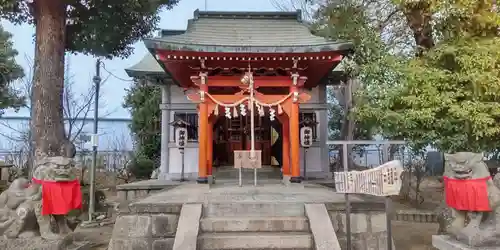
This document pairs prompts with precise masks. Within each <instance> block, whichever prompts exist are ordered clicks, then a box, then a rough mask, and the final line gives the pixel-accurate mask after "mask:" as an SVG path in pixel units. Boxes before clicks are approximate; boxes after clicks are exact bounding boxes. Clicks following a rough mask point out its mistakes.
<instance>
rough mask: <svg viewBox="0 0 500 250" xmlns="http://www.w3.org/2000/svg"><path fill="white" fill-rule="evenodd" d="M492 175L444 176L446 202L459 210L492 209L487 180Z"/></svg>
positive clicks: (478, 210) (477, 210)
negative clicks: (475, 177)
mask: <svg viewBox="0 0 500 250" xmlns="http://www.w3.org/2000/svg"><path fill="white" fill-rule="evenodd" d="M489 179H491V176H488V177H485V178H478V179H464V180H461V179H453V178H450V177H446V176H444V177H443V180H444V193H445V200H446V204H447V205H448V206H449V207H452V208H454V209H457V210H467V211H476V212H480V211H481V212H483V211H491V208H490V203H489V201H488V187H487V181H488V180H489Z"/></svg>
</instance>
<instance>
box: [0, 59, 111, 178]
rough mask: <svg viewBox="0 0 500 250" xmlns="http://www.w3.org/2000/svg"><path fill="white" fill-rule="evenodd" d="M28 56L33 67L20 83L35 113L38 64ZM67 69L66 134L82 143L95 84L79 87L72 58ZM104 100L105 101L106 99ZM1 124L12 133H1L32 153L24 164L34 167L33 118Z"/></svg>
mask: <svg viewBox="0 0 500 250" xmlns="http://www.w3.org/2000/svg"><path fill="white" fill-rule="evenodd" d="M25 60H26V62H27V64H28V69H29V70H28V71H27V72H26V76H25V77H24V78H23V79H21V80H20V82H19V84H18V86H20V87H19V91H21V92H23V93H24V96H26V97H27V99H28V100H27V102H26V105H25V108H26V109H27V110H29V112H30V117H31V112H32V98H31V97H32V86H33V72H34V68H33V66H34V64H33V59H32V58H30V57H29V56H27V55H25ZM65 70H66V72H67V73H66V74H65V79H64V92H63V114H64V123H65V124H64V125H65V129H66V133H65V135H66V139H68V140H69V141H71V142H72V143H74V144H76V145H77V146H78V145H81V144H80V143H76V142H77V140H78V139H79V138H80V135H81V134H82V131H83V129H84V127H85V125H86V124H87V123H88V121H91V120H92V119H88V116H89V114H91V113H92V112H93V111H94V105H93V104H94V101H95V94H96V91H95V85H94V84H92V83H90V86H89V87H88V88H87V89H85V90H84V91H82V92H80V91H76V90H75V85H76V81H75V80H74V75H72V74H70V73H69V72H70V71H71V64H70V60H69V59H68V60H66V65H65ZM110 76H111V75H108V76H107V77H106V78H105V79H104V80H103V82H102V83H105V82H106V80H107V79H109V77H110ZM78 92H80V93H78ZM99 98H100V97H99ZM100 103H101V104H103V103H102V101H101V102H100ZM107 115H109V113H108V114H105V115H103V116H107ZM0 126H3V127H4V128H6V129H7V130H8V131H10V133H7V132H0V136H1V137H4V138H5V139H7V140H8V141H9V142H10V143H11V144H16V145H17V146H15V148H16V149H17V150H21V151H22V152H25V154H28V156H27V157H26V162H25V163H24V164H25V165H26V166H25V167H27V168H28V169H31V164H32V162H33V157H34V150H33V139H32V133H31V129H30V128H31V127H32V126H31V120H30V121H29V123H28V124H17V126H14V125H12V124H10V123H9V122H8V121H5V120H2V121H0Z"/></svg>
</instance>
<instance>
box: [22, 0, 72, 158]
mask: <svg viewBox="0 0 500 250" xmlns="http://www.w3.org/2000/svg"><path fill="white" fill-rule="evenodd" d="M33 5H34V16H35V24H36V46H35V64H34V67H35V70H34V78H33V86H32V93H33V107H32V109H33V112H32V115H31V119H32V132H33V146H34V149H35V159H40V158H42V157H51V156H66V157H72V155H73V154H74V153H73V151H74V146H73V145H72V144H71V143H68V140H67V139H66V136H65V130H64V119H63V106H62V103H63V100H62V96H63V89H64V52H65V29H66V5H65V4H64V2H63V0H36V1H34V2H33ZM70 144H71V145H70ZM71 147H72V148H71Z"/></svg>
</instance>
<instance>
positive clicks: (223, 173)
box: [213, 166, 282, 182]
mask: <svg viewBox="0 0 500 250" xmlns="http://www.w3.org/2000/svg"><path fill="white" fill-rule="evenodd" d="M241 170H242V171H241V172H242V175H241V177H242V179H243V180H245V182H247V181H249V180H252V181H253V179H254V170H253V169H248V168H243V169H241ZM213 176H214V179H215V181H216V182H217V181H224V182H227V181H234V180H235V181H238V178H239V170H238V169H237V168H234V167H233V166H221V167H217V168H214V170H213ZM281 179H282V175H281V168H280V167H274V166H263V167H262V168H259V169H257V180H262V181H268V180H281Z"/></svg>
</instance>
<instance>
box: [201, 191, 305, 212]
mask: <svg viewBox="0 0 500 250" xmlns="http://www.w3.org/2000/svg"><path fill="white" fill-rule="evenodd" d="M264 195H265V194H262V196H264ZM259 198H261V199H262V198H265V199H269V201H270V202H269V203H209V204H204V205H203V217H226V218H227V217H301V216H305V212H304V204H301V203H277V202H276V201H275V202H272V201H273V197H272V195H270V196H269V197H259ZM274 200H277V199H274Z"/></svg>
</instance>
